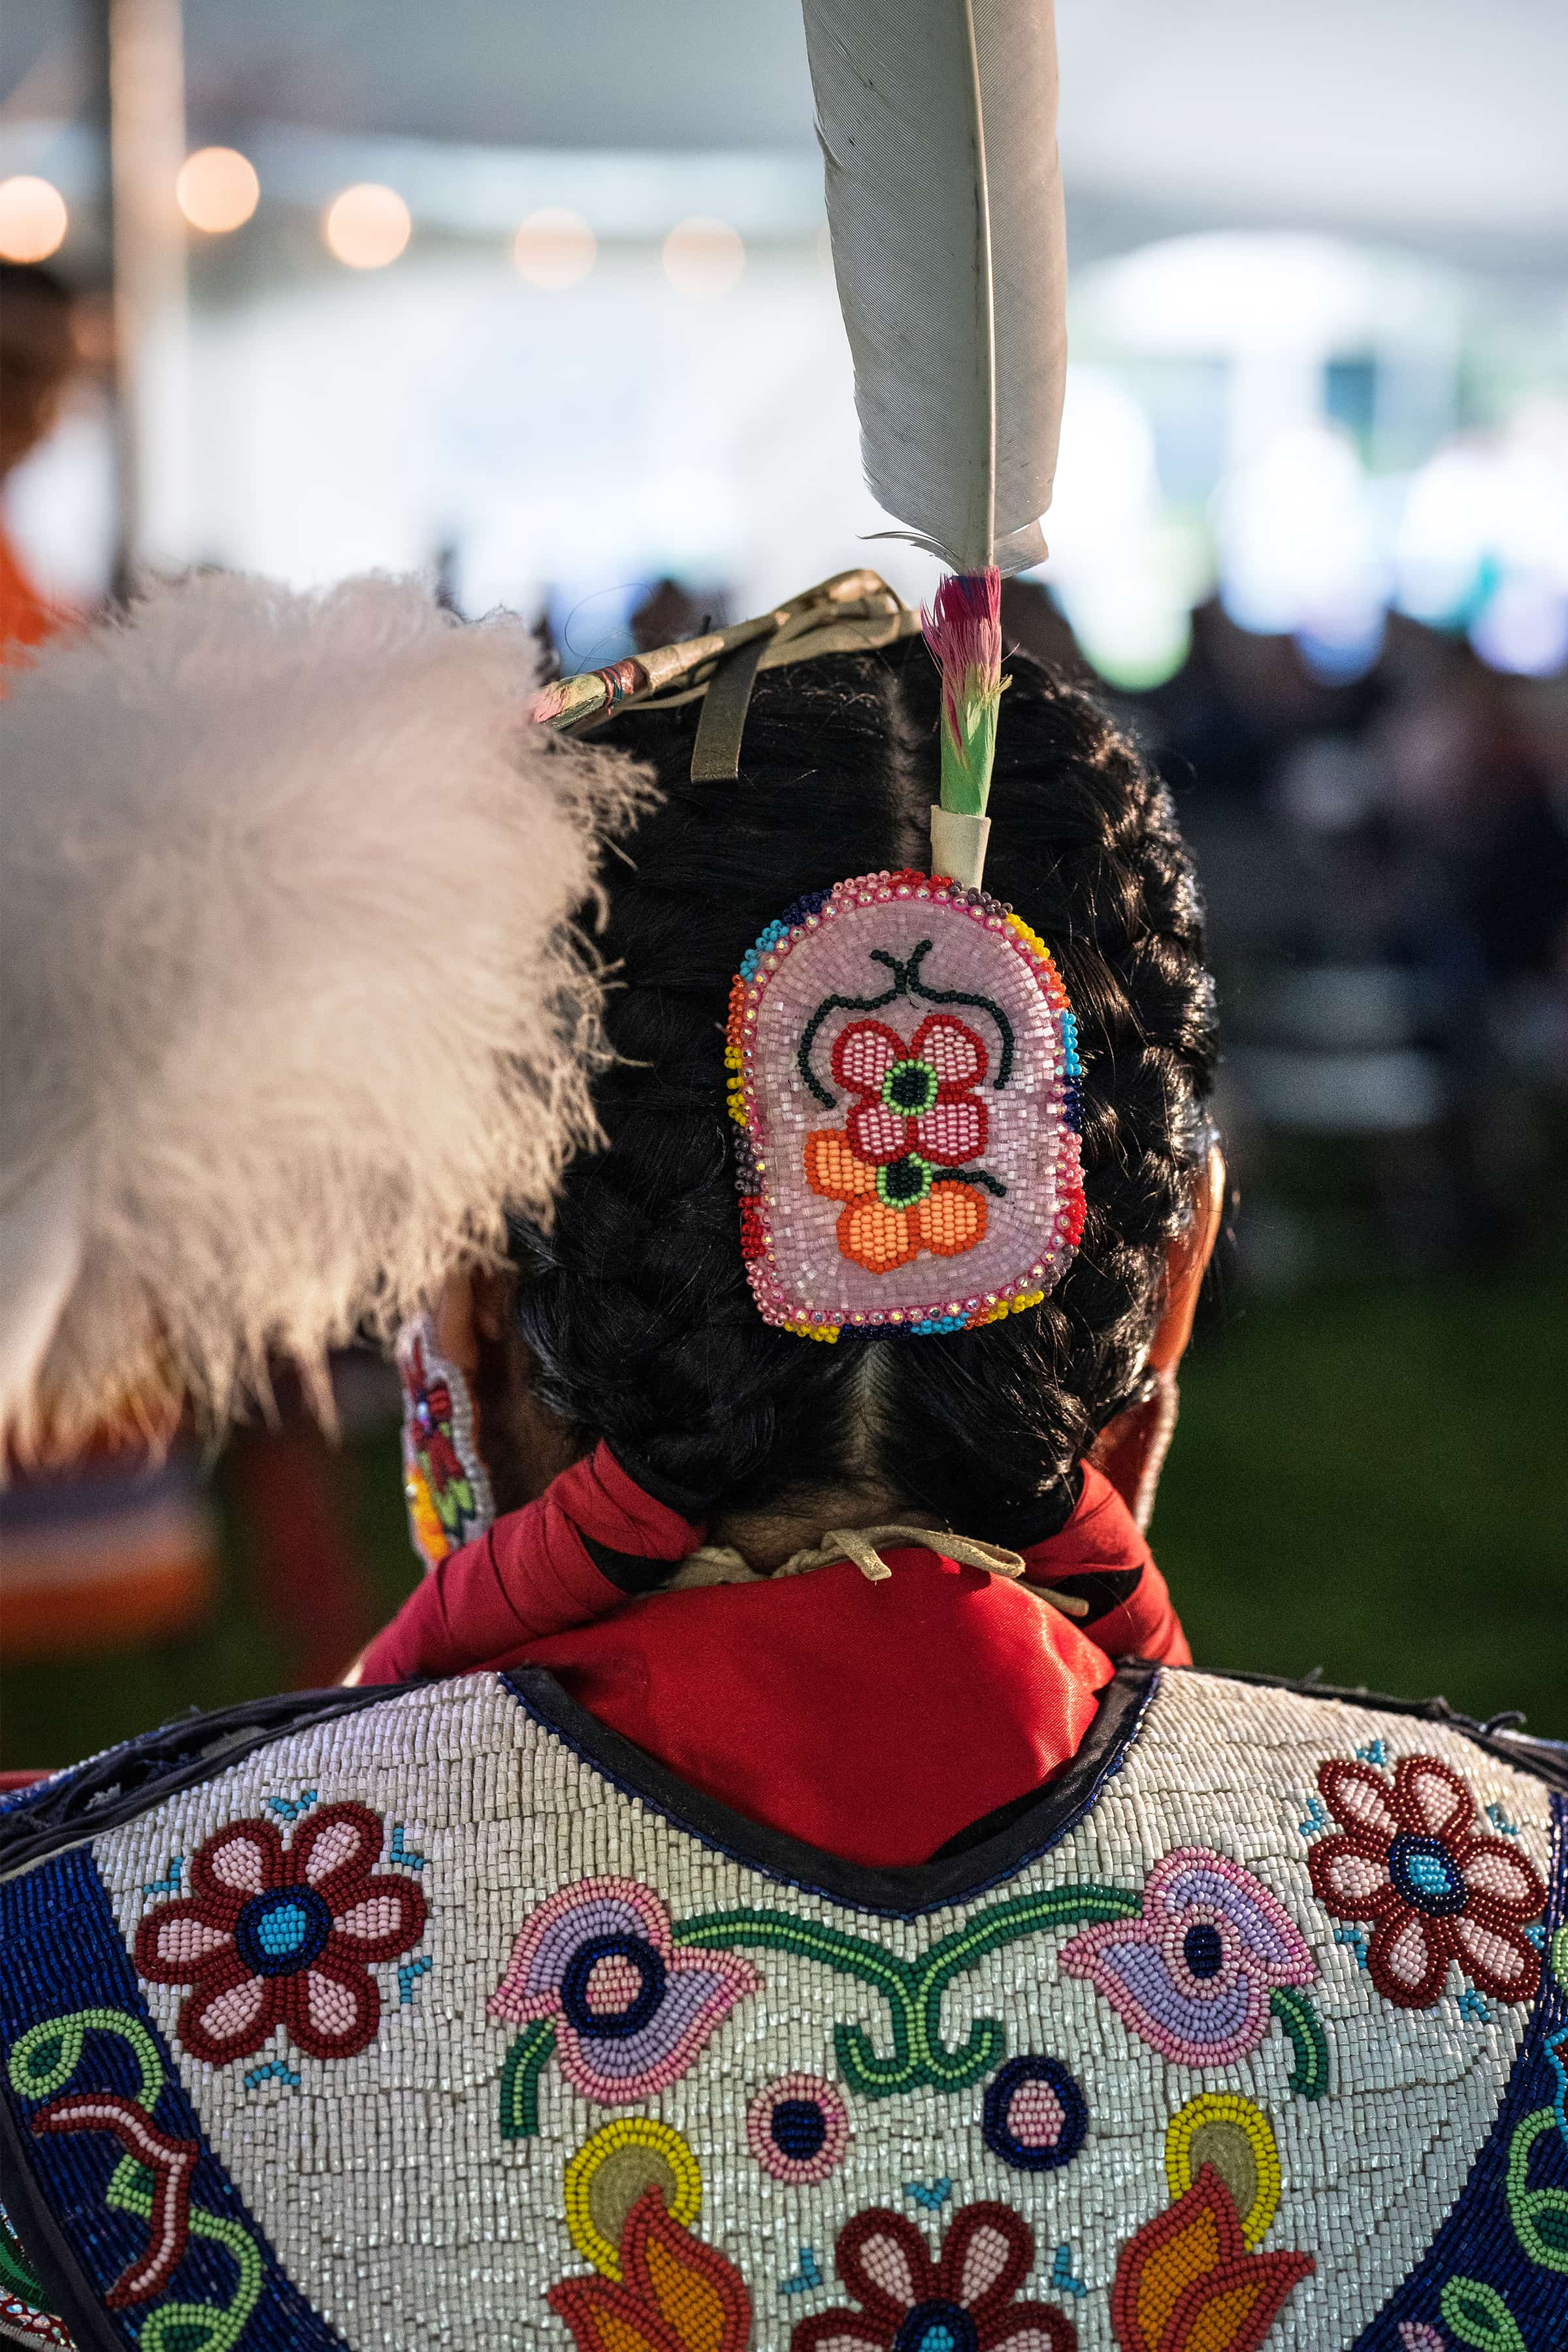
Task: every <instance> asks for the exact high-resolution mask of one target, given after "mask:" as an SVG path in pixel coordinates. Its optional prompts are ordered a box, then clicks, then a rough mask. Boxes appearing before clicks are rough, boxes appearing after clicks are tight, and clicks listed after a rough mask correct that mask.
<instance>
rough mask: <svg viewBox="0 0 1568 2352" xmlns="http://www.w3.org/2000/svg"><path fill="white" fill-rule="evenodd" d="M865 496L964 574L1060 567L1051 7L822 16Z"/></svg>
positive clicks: (828, 128) (1048, 1)
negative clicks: (1050, 551) (1053, 529)
mask: <svg viewBox="0 0 1568 2352" xmlns="http://www.w3.org/2000/svg"><path fill="white" fill-rule="evenodd" d="M804 4H805V39H806V50H807V54H808V57H809V59H810V64H811V77H812V87H813V89H814V92H815V96H816V121H817V136H818V138H819V140H820V141H821V144H822V152H823V157H824V163H825V169H826V187H827V221H828V228H829V232H830V235H831V236H832V241H833V266H834V272H835V275H836V277H837V281H838V299H839V302H840V304H841V306H842V309H843V312H844V323H845V326H846V328H847V331H848V336H849V347H850V352H851V353H852V355H853V358H854V362H855V399H856V406H857V408H858V412H859V417H860V436H861V450H862V455H863V457H864V461H865V467H866V478H867V481H868V485H869V487H870V488H871V490H872V492H873V494H874V495H875V497H876V498H877V499H878V501H879V504H880V505H882V506H883V507H885V508H886V509H887V510H888V512H889V514H890V515H892V516H893V517H894V518H895V519H896V520H898V521H899V522H900V523H901V524H902V525H903V526H904V530H905V533H906V534H907V535H908V536H909V537H910V538H911V539H912V540H913V541H915V543H916V544H917V545H919V546H921V547H924V548H927V549H929V550H930V551H931V553H932V554H934V555H937V556H939V557H940V558H941V560H942V562H943V563H945V564H947V565H948V566H949V568H950V569H951V570H952V571H954V572H970V573H973V572H984V571H985V570H987V569H989V568H991V567H993V566H994V567H995V568H996V569H997V570H998V571H1000V572H1003V573H1006V572H1017V571H1021V570H1023V569H1024V568H1025V567H1026V565H1029V564H1032V563H1038V562H1041V560H1042V559H1043V557H1044V555H1045V551H1046V550H1045V542H1044V540H1043V538H1042V537H1041V533H1040V530H1039V518H1040V517H1041V516H1042V515H1043V514H1044V513H1045V511H1046V509H1047V506H1048V505H1049V504H1050V497H1051V481H1052V477H1053V475H1054V472H1055V468H1056V456H1057V438H1058V431H1059V428H1060V424H1061V406H1062V389H1063V384H1064V381H1065V374H1066V365H1067V331H1066V323H1065V312H1064V305H1065V299H1066V288H1067V255H1066V240H1065V231H1064V226H1063V215H1062V190H1061V173H1060V168H1059V165H1058V160H1057V58H1056V20H1055V12H1054V6H1053V0H804Z"/></svg>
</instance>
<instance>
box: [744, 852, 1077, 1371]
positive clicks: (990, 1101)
mask: <svg viewBox="0 0 1568 2352" xmlns="http://www.w3.org/2000/svg"><path fill="white" fill-rule="evenodd" d="M724 1058H725V1062H726V1064H727V1066H728V1068H729V1073H730V1115H731V1118H733V1119H734V1120H735V1122H736V1125H737V1128H738V1129H739V1133H738V1135H737V1137H736V1143H735V1181H736V1185H737V1187H738V1189H739V1192H740V1195H741V1247H742V1254H743V1255H744V1257H745V1259H746V1270H747V1278H748V1279H749V1281H750V1283H751V1286H752V1292H753V1294H754V1296H755V1297H756V1301H757V1306H758V1307H759V1309H760V1310H761V1313H762V1315H763V1320H764V1321H765V1322H768V1323H773V1324H778V1325H781V1326H782V1327H783V1328H784V1329H785V1330H790V1331H795V1332H797V1333H799V1334H800V1335H801V1336H802V1337H803V1338H805V1339H838V1338H839V1337H840V1336H841V1335H842V1334H843V1333H844V1332H846V1331H847V1332H849V1333H851V1334H858V1335H862V1336H868V1335H870V1334H873V1333H874V1334H876V1335H877V1336H879V1337H884V1338H885V1337H889V1336H891V1335H892V1334H894V1333H915V1334H921V1333H929V1332H934V1331H963V1330H973V1328H976V1326H978V1325H980V1324H983V1323H992V1322H995V1321H996V1320H998V1319H999V1318H1001V1317H1002V1316H1004V1315H1007V1314H1017V1313H1018V1312H1020V1311H1021V1310H1022V1309H1024V1308H1026V1307H1035V1306H1037V1305H1038V1304H1039V1302H1040V1300H1041V1299H1042V1298H1043V1297H1045V1295H1046V1292H1047V1289H1048V1288H1049V1287H1050V1286H1051V1285H1052V1284H1053V1283H1054V1282H1055V1281H1056V1280H1057V1279H1058V1276H1059V1275H1060V1274H1061V1272H1062V1269H1063V1266H1064V1265H1065V1264H1066V1261H1067V1259H1068V1257H1069V1256H1070V1255H1071V1253H1072V1251H1073V1250H1074V1248H1075V1247H1076V1246H1077V1244H1078V1241H1079V1235H1080V1234H1081V1233H1082V1230H1083V1214H1084V1204H1083V1179H1082V1169H1081V1161H1080V1159H1079V1058H1078V1041H1077V1032H1076V1025H1075V1023H1074V1020H1073V1014H1072V1010H1071V1007H1070V1006H1069V1004H1068V997H1067V992H1066V990H1065V989H1064V988H1063V986H1062V982H1061V977H1060V974H1059V973H1058V971H1057V968H1056V965H1055V963H1054V962H1053V961H1052V959H1051V954H1050V951H1049V950H1048V949H1047V947H1046V945H1045V943H1044V941H1043V940H1040V939H1039V938H1037V935H1036V934H1035V933H1034V932H1033V931H1032V930H1031V929H1029V927H1028V925H1027V924H1026V922H1024V921H1023V920H1022V919H1021V918H1020V917H1018V916H1017V915H1016V914H1014V913H1013V911H1012V909H1011V908H1007V907H1005V906H1003V905H1002V904H1001V903H1000V902H999V901H998V900H996V899H995V898H992V897H990V896H989V894H988V893H987V892H985V891H984V890H981V889H977V888H966V887H963V885H962V884H960V883H958V882H955V881H952V880H951V879H949V878H948V877H945V876H942V875H925V874H920V873H917V872H915V871H914V870H913V869H912V868H911V869H907V870H906V871H904V872H903V873H900V874H889V873H881V874H863V875H860V876H858V877H857V878H856V879H855V880H853V881H848V882H840V883H837V884H836V885H835V887H833V888H832V889H831V890H817V891H814V892H812V893H811V894H810V895H809V896H808V897H806V898H801V899H799V900H798V901H797V902H796V903H795V906H793V907H791V908H790V909H789V910H788V912H787V913H786V914H785V915H784V916H782V917H781V918H780V919H779V920H778V921H777V922H773V923H770V924H769V925H768V926H767V929H765V930H764V931H763V934H762V936H761V938H760V939H759V940H757V942H756V945H755V946H754V947H752V948H751V949H750V950H748V951H747V953H746V955H745V956H744V957H743V958H742V963H741V969H740V971H739V972H738V974H737V975H736V978H735V981H734V984H733V986H732V987H731V992H730V1021H729V1028H728V1032H727V1038H726V1049H725V1056H724Z"/></svg>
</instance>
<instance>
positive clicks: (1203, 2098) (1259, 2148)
mask: <svg viewBox="0 0 1568 2352" xmlns="http://www.w3.org/2000/svg"><path fill="white" fill-rule="evenodd" d="M1205 2164H1207V2165H1211V2166H1212V2167H1213V2168H1214V2169H1215V2172H1217V2173H1218V2174H1219V2177H1220V2179H1222V2180H1223V2181H1224V2182H1225V2185H1226V2188H1227V2189H1229V2191H1230V2193H1231V2198H1232V2200H1233V2202H1234V2203H1235V2206H1236V2210H1237V2214H1238V2216H1239V2217H1240V2221H1241V2234H1242V2236H1243V2237H1244V2238H1245V2239H1246V2241H1247V2244H1248V2245H1249V2246H1257V2245H1260V2244H1261V2243H1262V2242H1263V2240H1264V2238H1265V2237H1266V2236H1267V2235H1268V2225H1269V2223H1270V2222H1271V2221H1273V2219H1274V2216H1275V2214H1276V2213H1277V2212H1278V2210H1279V2192H1280V2190H1281V2189H1282V2187H1283V2186H1284V2183H1283V2179H1282V2177H1281V2174H1280V2169H1279V2145H1278V2143H1277V2141H1276V2140H1275V2137H1274V2132H1273V2127H1272V2126H1271V2125H1270V2123H1269V2121H1268V2116H1266V2115H1265V2114H1264V2112H1263V2110H1262V2108H1261V2107H1259V2106H1256V2105H1254V2104H1253V2102H1252V2101H1251V2100H1250V2099H1244V2098H1243V2097H1242V2096H1241V2094H1240V2093H1239V2091H1202V2092H1200V2093H1199V2095H1198V2096H1197V2097H1196V2098H1195V2099H1189V2100H1188V2101H1187V2104H1186V2105H1185V2106H1184V2107H1183V2108H1181V2109H1180V2110H1179V2111H1178V2112H1177V2113H1176V2114H1175V2115H1173V2116H1172V2117H1171V2120H1170V2122H1169V2124H1168V2125H1167V2126H1166V2127H1165V2179H1166V2180H1167V2181H1168V2182H1169V2183H1170V2189H1171V2198H1172V2201H1173V2203H1175V2202H1179V2201H1180V2200H1181V2199H1182V2198H1184V2196H1185V2195H1186V2193H1187V2191H1188V2189H1190V2188H1191V2187H1192V2185H1193V2183H1194V2180H1195V2179H1197V2177H1198V2174H1199V2173H1200V2172H1201V2171H1202V2170H1203V2168H1204V2167H1205Z"/></svg>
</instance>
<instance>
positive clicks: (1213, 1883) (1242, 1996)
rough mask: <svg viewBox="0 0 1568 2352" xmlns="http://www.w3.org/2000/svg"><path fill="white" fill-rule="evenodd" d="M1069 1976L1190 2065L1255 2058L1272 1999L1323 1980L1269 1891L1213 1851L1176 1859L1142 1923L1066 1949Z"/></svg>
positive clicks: (1105, 1927) (1152, 1890)
mask: <svg viewBox="0 0 1568 2352" xmlns="http://www.w3.org/2000/svg"><path fill="white" fill-rule="evenodd" d="M1061 1965H1062V1968H1063V1969H1064V1970H1065V1971H1066V1972H1067V1974H1068V1975H1069V1976H1075V1977H1087V1978H1088V1979H1089V1982H1090V1983H1091V1984H1092V1985H1093V1986H1094V1987H1095V1989H1096V1990H1097V1991H1100V1992H1101V1993H1103V1994H1104V1996H1105V1998H1106V2000H1108V2001H1110V2005H1111V2007H1112V2008H1113V2009H1114V2010H1115V2011H1116V2012H1117V2014H1118V2016H1119V2017H1120V2018H1121V2021H1122V2022H1123V2024H1125V2025H1128V2026H1131V2030H1132V2032H1134V2033H1137V2034H1141V2035H1142V2038H1143V2040H1144V2041H1145V2042H1151V2043H1152V2045H1153V2047H1154V2048H1155V2049H1156V2050H1158V2051H1160V2052H1162V2053H1163V2055H1164V2056H1165V2057H1167V2058H1173V2059H1174V2060H1175V2061H1176V2062H1177V2063H1178V2064H1180V2065H1184V2066H1224V2065H1230V2064H1232V2063H1234V2062H1235V2061H1236V2060H1237V2059H1238V2058H1245V2057H1246V2056H1247V2053H1249V2052H1250V2051H1253V2050H1256V2049H1257V2047H1258V2043H1259V2042H1261V2041H1262V2039H1263V2037H1264V2035H1265V2034H1266V2033H1267V2032H1268V2021H1269V2012H1270V2006H1271V1996H1272V1995H1273V1994H1274V1993H1275V1992H1276V1991H1277V1990H1280V1989H1282V1988H1284V1987H1287V1986H1291V1985H1305V1984H1310V1983H1311V1981H1312V1979H1314V1977H1316V1975H1317V1973H1318V1969H1317V1963H1316V1962H1315V1961H1314V1959H1313V1958H1312V1956H1311V1954H1310V1951H1309V1950H1308V1949H1307V1947H1306V1944H1305V1942H1304V1941H1303V1940H1302V1937H1301V1936H1300V1932H1299V1930H1298V1929H1297V1928H1296V1927H1295V1925H1294V1924H1293V1922H1292V1921H1291V1919H1290V1917H1289V1914H1288V1913H1287V1912H1286V1911H1285V1909H1284V1907H1283V1906H1282V1905H1281V1904H1279V1902H1278V1901H1277V1900H1276V1899H1275V1897H1274V1896H1273V1895H1270V1893H1269V1892H1268V1888H1267V1887H1266V1886H1264V1885H1262V1884H1261V1883H1260V1881H1258V1879H1256V1878H1254V1876H1253V1875H1252V1873H1251V1872H1250V1871H1249V1870H1244V1869H1243V1868H1242V1866H1241V1864H1239V1863H1236V1862H1230V1861H1228V1860H1227V1859H1226V1856H1225V1855H1224V1854H1219V1853H1210V1852H1209V1851H1208V1849H1207V1848H1206V1847H1204V1846H1181V1847H1178V1848H1177V1849H1176V1851H1175V1852H1174V1853H1168V1854H1165V1855H1164V1856H1163V1858H1162V1859H1161V1860H1160V1861H1159V1862H1157V1863H1156V1864H1154V1867H1153V1869H1152V1871H1151V1872H1150V1873H1149V1876H1148V1878H1147V1880H1146V1882H1145V1884H1144V1888H1143V1908H1142V1916H1141V1917H1140V1918H1137V1919H1131V1920H1126V1919H1108V1920H1105V1921H1104V1922H1102V1923H1101V1924H1100V1925H1099V1926H1097V1927H1086V1928H1085V1929H1084V1930H1083V1932H1082V1934H1081V1935H1078V1936H1075V1937H1073V1939H1072V1941H1071V1942H1070V1943H1069V1944H1065V1945H1064V1946H1063V1947H1062V1953H1061Z"/></svg>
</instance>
